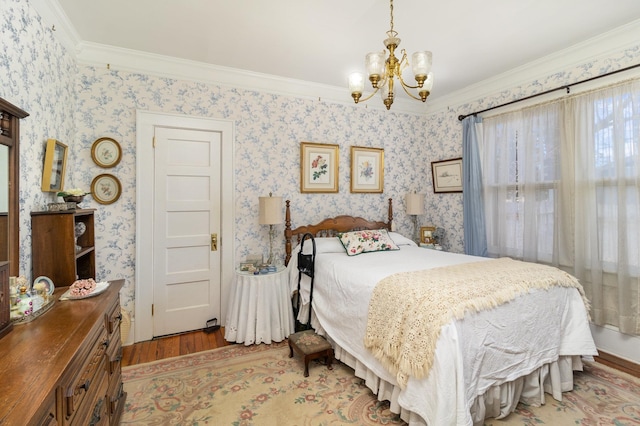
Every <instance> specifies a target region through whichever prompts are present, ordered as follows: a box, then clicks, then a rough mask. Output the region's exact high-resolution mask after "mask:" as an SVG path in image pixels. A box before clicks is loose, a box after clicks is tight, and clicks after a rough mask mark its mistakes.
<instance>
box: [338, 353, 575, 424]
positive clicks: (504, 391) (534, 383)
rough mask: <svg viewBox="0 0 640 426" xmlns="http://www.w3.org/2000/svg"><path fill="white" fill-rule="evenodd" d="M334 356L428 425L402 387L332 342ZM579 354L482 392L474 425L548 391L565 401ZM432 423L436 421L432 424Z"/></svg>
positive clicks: (538, 401)
mask: <svg viewBox="0 0 640 426" xmlns="http://www.w3.org/2000/svg"><path fill="white" fill-rule="evenodd" d="M331 343H332V344H333V347H334V351H335V358H336V359H338V360H340V361H341V362H343V363H344V364H346V365H348V366H349V367H351V368H353V370H354V372H355V375H356V377H359V378H361V379H363V380H364V383H365V384H366V385H367V387H368V388H369V389H371V391H372V392H373V393H374V394H375V395H377V397H378V400H380V401H389V402H390V410H391V412H393V413H398V414H400V417H401V418H402V420H404V421H405V422H407V423H408V424H409V425H410V426H425V425H426V423H425V421H424V420H423V419H422V417H421V416H419V415H418V414H416V413H414V412H412V411H409V410H406V409H404V408H402V407H400V405H399V403H398V396H399V395H400V387H399V386H395V385H393V384H392V383H389V382H387V381H386V380H383V379H380V378H379V377H378V376H377V375H376V374H374V373H373V372H372V371H371V370H369V369H368V368H367V367H366V366H365V365H364V364H362V363H361V362H360V361H358V360H357V359H356V358H355V357H353V356H352V355H351V354H349V353H348V352H347V351H346V350H344V349H342V348H341V347H340V346H338V345H337V344H336V343H335V342H333V341H332V342H331ZM582 365H583V364H582V358H581V357H580V356H564V357H560V358H559V359H558V361H555V362H552V363H549V364H545V365H543V366H542V367H540V368H538V369H537V370H535V371H533V372H532V373H530V374H528V375H527V376H524V377H520V378H518V379H516V380H514V381H512V382H507V383H504V384H502V385H498V386H493V387H491V388H490V389H489V390H487V392H485V393H484V394H483V395H480V396H478V397H477V398H476V400H475V401H474V403H473V406H472V407H471V417H472V419H473V424H474V426H481V425H482V424H483V423H484V419H485V418H490V417H492V418H497V419H501V418H504V417H506V416H507V415H509V413H511V412H512V411H514V410H515V409H516V406H517V405H518V402H519V401H522V402H524V403H526V404H528V405H532V406H540V405H542V404H544V403H545V393H548V394H550V395H551V396H552V397H553V398H555V399H556V400H558V401H562V392H568V391H570V390H573V371H574V370H580V371H582ZM431 426H433V425H431Z"/></svg>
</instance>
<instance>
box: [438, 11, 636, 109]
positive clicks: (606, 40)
mask: <svg viewBox="0 0 640 426" xmlns="http://www.w3.org/2000/svg"><path fill="white" fill-rule="evenodd" d="M638 34H640V19H638V20H635V21H632V22H630V23H629V24H626V25H623V26H621V27H618V28H615V29H613V30H611V31H608V32H606V33H603V34H600V35H598V36H596V37H592V38H590V39H588V40H585V41H582V42H580V43H578V44H575V45H573V46H571V47H568V48H566V49H563V50H560V51H558V52H555V53H552V54H550V55H547V56H544V57H542V58H540V59H537V60H535V61H532V62H529V63H527V64H524V65H522V66H520V67H517V68H513V69H511V70H509V71H506V72H504V73H501V74H498V75H496V76H495V77H491V78H489V79H486V80H483V81H480V82H478V83H474V84H472V85H470V86H467V87H465V88H464V89H461V90H458V91H455V92H452V93H451V94H449V95H446V96H443V97H441V98H437V99H435V100H434V101H433V102H431V103H430V104H429V111H428V113H429V114H433V113H436V112H440V111H441V110H445V109H448V108H456V107H459V106H461V105H463V104H468V103H471V102H473V101H475V100H478V99H483V98H486V97H489V96H492V95H495V94H496V93H499V92H501V91H504V90H507V89H509V88H514V87H518V86H522V85H528V84H530V83H531V82H533V81H535V80H539V79H540V78H544V77H545V76H550V75H553V74H556V73H561V72H566V71H567V70H570V69H572V68H575V67H577V66H580V65H584V64H585V63H588V62H594V61H597V60H603V59H608V58H610V57H611V56H612V55H615V54H616V53H620V52H622V51H624V50H626V49H636V50H639V49H640V42H639V41H638ZM628 65H632V64H627V65H625V64H621V65H620V67H621V68H622V67H624V66H628ZM595 71H597V70H594V72H595ZM594 76H595V74H594ZM567 83H570V82H567ZM469 112H471V111H469Z"/></svg>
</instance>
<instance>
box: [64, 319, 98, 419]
mask: <svg viewBox="0 0 640 426" xmlns="http://www.w3.org/2000/svg"><path fill="white" fill-rule="evenodd" d="M92 342H93V343H92V344H91V345H88V347H89V348H90V350H89V351H88V352H85V353H84V354H80V357H79V359H78V360H77V363H78V365H81V367H79V368H78V369H72V370H71V371H75V372H76V374H75V375H74V376H72V377H71V378H70V380H68V381H66V382H64V383H63V385H62V413H63V415H64V420H65V421H64V424H65V425H68V424H71V423H72V422H74V423H76V422H75V421H74V417H75V416H76V413H78V412H84V411H87V410H88V409H89V408H88V407H87V406H84V405H83V403H84V402H85V399H87V396H89V395H95V388H96V387H98V386H100V385H101V382H102V381H105V380H106V378H107V372H106V368H107V367H106V365H105V364H106V351H107V347H108V346H109V341H108V339H107V333H106V330H105V329H104V326H103V324H100V327H99V328H98V330H97V333H96V335H95V337H94V339H93V340H92ZM103 394H106V389H105V390H104V392H103ZM88 404H90V403H88ZM88 404H87V405H88ZM76 424H83V423H76Z"/></svg>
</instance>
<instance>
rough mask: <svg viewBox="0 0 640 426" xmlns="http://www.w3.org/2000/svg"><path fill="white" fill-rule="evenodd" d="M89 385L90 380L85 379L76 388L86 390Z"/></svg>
mask: <svg viewBox="0 0 640 426" xmlns="http://www.w3.org/2000/svg"><path fill="white" fill-rule="evenodd" d="M90 385H91V380H89V379H87V380H86V381H85V382H84V383H83V384H81V385H80V386H78V390H82V389H84V391H85V392H88V391H89V386H90Z"/></svg>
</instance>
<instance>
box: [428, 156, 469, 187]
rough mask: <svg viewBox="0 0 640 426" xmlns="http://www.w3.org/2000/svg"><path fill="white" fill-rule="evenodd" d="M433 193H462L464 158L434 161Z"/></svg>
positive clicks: (432, 164) (432, 169) (432, 168)
mask: <svg viewBox="0 0 640 426" xmlns="http://www.w3.org/2000/svg"><path fill="white" fill-rule="evenodd" d="M431 173H432V174H433V192H436V193H438V192H462V158H453V159H451V160H443V161H433V162H432V163H431Z"/></svg>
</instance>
